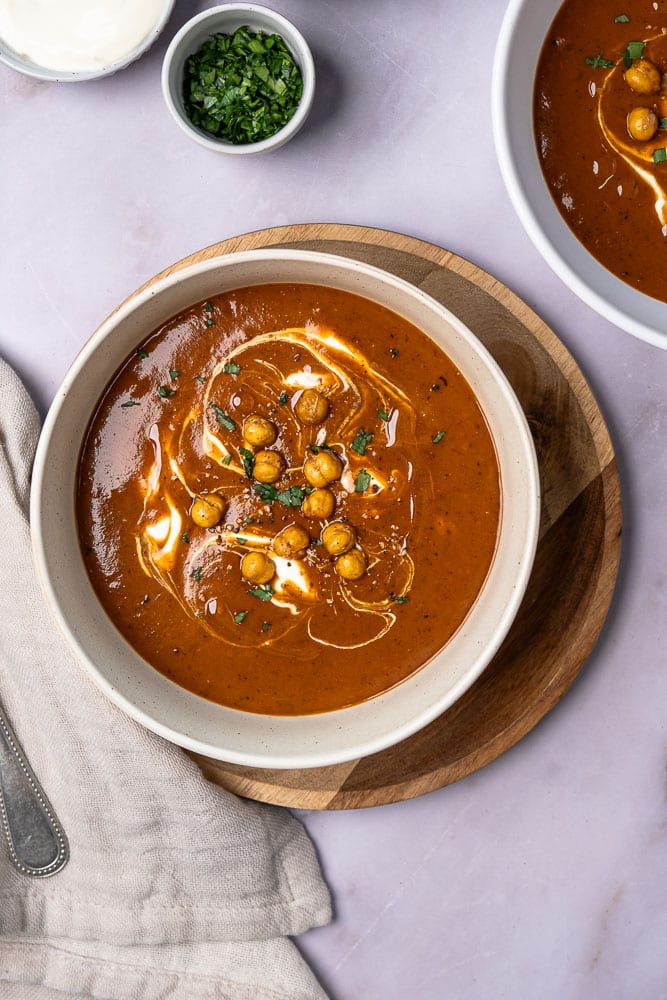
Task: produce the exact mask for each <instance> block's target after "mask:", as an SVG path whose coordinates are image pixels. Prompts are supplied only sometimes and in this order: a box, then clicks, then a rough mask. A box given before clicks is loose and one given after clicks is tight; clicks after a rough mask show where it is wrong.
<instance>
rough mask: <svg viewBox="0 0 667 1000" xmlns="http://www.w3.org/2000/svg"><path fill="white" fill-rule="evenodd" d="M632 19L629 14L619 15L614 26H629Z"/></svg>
mask: <svg viewBox="0 0 667 1000" xmlns="http://www.w3.org/2000/svg"><path fill="white" fill-rule="evenodd" d="M629 20H630V18H629V17H628V15H627V14H617V15H616V17H615V18H614V24H627V23H628V21H629Z"/></svg>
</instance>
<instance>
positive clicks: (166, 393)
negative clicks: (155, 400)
mask: <svg viewBox="0 0 667 1000" xmlns="http://www.w3.org/2000/svg"><path fill="white" fill-rule="evenodd" d="M157 394H158V396H160V397H161V398H162V399H169V397H170V396H175V395H176V390H175V389H168V388H167V386H166V385H161V386H160V387H159V389H158V391H157Z"/></svg>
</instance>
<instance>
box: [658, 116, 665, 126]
mask: <svg viewBox="0 0 667 1000" xmlns="http://www.w3.org/2000/svg"><path fill="white" fill-rule="evenodd" d="M658 125H659V126H660V128H667V118H658Z"/></svg>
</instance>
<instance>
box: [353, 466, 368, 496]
mask: <svg viewBox="0 0 667 1000" xmlns="http://www.w3.org/2000/svg"><path fill="white" fill-rule="evenodd" d="M370 484H371V477H370V473H369V472H367V471H366V469H362V470H361V472H359V474H358V475H357V478H356V479H355V481H354V492H355V493H365V492H366V490H367V489H368V487H369V486H370Z"/></svg>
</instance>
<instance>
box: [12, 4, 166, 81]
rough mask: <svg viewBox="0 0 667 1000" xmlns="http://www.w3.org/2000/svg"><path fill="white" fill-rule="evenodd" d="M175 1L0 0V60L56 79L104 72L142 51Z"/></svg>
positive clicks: (121, 65) (89, 76) (78, 78)
mask: <svg viewBox="0 0 667 1000" xmlns="http://www.w3.org/2000/svg"><path fill="white" fill-rule="evenodd" d="M173 6H174V0H141V2H140V3H139V2H137V0H0V60H1V61H2V62H4V63H5V64H6V65H7V66H11V67H12V69H15V70H18V71H19V72H21V73H25V74H27V75H28V76H34V77H37V78H38V79H40V80H51V81H54V82H60V83H74V82H77V81H81V80H94V79H96V78H97V77H101V76H109V75H110V74H112V73H116V72H117V71H118V70H120V69H123V68H124V67H125V66H128V65H129V64H130V63H132V62H134V60H135V59H138V58H139V56H141V55H143V53H144V52H146V50H147V49H149V48H150V46H151V45H152V44H153V42H154V41H155V39H156V38H157V37H158V35H159V34H160V32H161V31H162V29H163V28H164V26H165V24H166V23H167V21H168V20H169V16H170V15H171V12H172V9H173Z"/></svg>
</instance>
